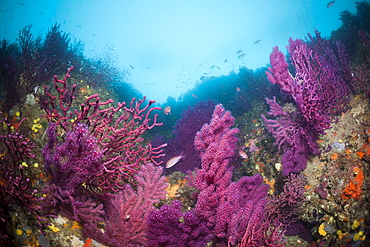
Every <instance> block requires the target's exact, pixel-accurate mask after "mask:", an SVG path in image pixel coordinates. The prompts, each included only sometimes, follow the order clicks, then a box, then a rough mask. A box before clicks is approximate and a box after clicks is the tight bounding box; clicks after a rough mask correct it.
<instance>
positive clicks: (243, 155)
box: [239, 150, 248, 159]
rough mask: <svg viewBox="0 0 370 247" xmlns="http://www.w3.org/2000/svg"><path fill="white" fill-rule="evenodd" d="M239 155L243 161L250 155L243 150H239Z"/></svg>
mask: <svg viewBox="0 0 370 247" xmlns="http://www.w3.org/2000/svg"><path fill="white" fill-rule="evenodd" d="M239 155H240V157H242V158H243V159H248V154H247V153H246V152H245V151H243V150H239Z"/></svg>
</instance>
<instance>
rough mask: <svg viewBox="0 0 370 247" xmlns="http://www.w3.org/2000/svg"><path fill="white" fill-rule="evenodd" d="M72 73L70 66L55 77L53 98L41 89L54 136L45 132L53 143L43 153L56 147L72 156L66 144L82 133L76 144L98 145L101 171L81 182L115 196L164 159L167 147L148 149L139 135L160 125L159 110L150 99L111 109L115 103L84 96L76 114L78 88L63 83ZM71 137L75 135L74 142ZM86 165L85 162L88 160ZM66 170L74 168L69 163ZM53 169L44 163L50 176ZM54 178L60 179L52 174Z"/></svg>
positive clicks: (120, 104) (95, 171)
mask: <svg viewBox="0 0 370 247" xmlns="http://www.w3.org/2000/svg"><path fill="white" fill-rule="evenodd" d="M72 69H73V67H71V68H69V70H68V72H67V74H66V75H65V77H64V79H63V80H59V79H58V77H57V76H55V77H54V89H55V91H56V92H57V94H56V96H54V95H52V93H51V92H49V91H50V90H48V88H47V87H46V86H45V88H44V92H45V94H46V98H47V100H45V102H43V105H44V110H45V112H46V115H44V117H45V118H47V119H48V121H49V122H50V123H51V126H50V128H51V129H53V131H54V132H55V134H53V133H51V131H52V130H48V132H49V133H48V134H49V135H50V137H51V138H53V140H49V142H53V143H52V144H51V143H49V144H47V145H46V146H45V148H44V149H48V150H49V151H51V153H54V151H55V150H53V149H55V147H58V148H59V149H63V147H65V148H67V149H68V148H69V152H72V151H73V150H72V149H73V148H71V146H68V144H67V143H66V142H65V141H66V140H67V139H68V138H69V140H67V142H68V141H69V144H72V143H71V141H72V140H71V139H73V138H75V137H77V136H78V134H77V133H76V132H78V131H84V132H86V133H85V134H83V135H85V136H84V137H82V136H81V139H80V141H84V142H86V147H88V146H89V145H96V150H95V151H94V152H95V155H97V158H98V157H100V159H101V160H100V161H99V162H100V165H99V166H100V168H98V169H94V170H93V171H92V172H94V175H93V176H91V178H90V179H88V180H86V181H84V183H85V185H86V186H87V187H90V188H92V189H94V190H99V191H103V192H114V191H118V190H120V189H122V188H123V186H124V185H125V181H130V180H132V176H133V175H134V174H135V173H136V172H137V170H138V168H139V166H140V165H141V164H146V163H149V162H150V163H154V164H156V165H158V164H159V162H156V158H158V157H161V156H162V155H163V154H162V153H161V152H162V151H161V148H162V147H164V146H165V145H166V144H163V145H161V146H159V147H152V145H151V144H150V143H148V144H145V143H144V139H143V137H142V136H141V135H142V134H143V133H144V132H145V131H147V130H149V129H152V128H153V127H155V126H159V125H161V123H158V122H157V114H154V115H152V112H153V111H154V110H160V108H159V107H151V106H152V104H153V103H155V101H152V100H151V101H149V103H148V104H147V105H146V106H143V104H144V102H145V97H144V99H143V100H138V101H136V99H132V101H131V102H130V104H129V105H126V103H125V102H122V103H118V104H117V107H114V106H110V105H112V104H113V103H114V101H113V100H112V99H109V100H107V101H105V102H101V101H100V97H99V95H98V94H94V95H91V96H89V97H87V99H86V101H85V102H84V103H81V104H80V107H79V108H80V109H79V110H77V109H76V108H72V103H73V100H74V99H75V96H74V95H75V91H76V87H77V85H76V84H73V85H69V83H68V81H67V79H68V78H69V77H70V76H71V75H70V73H71V70H72ZM53 125H54V126H53ZM68 132H70V134H66V135H65V136H64V134H63V133H68ZM59 133H62V134H59ZM73 133H74V134H77V136H75V137H72V136H71V135H74V134H73ZM81 134H82V133H80V135H81ZM66 137H67V138H66ZM65 151H66V152H67V150H65ZM44 153H46V152H44ZM65 155H67V154H65ZM81 155H82V153H81ZM81 160H82V159H81ZM85 161H86V162H88V160H87V159H85ZM96 162H98V161H96ZM69 165H70V166H73V162H72V163H70V164H69ZM54 166H55V164H46V165H45V168H46V169H47V170H49V172H51V173H53V172H52V171H51V170H52V169H53V167H54ZM71 169H73V168H71ZM75 169H78V168H77V167H76V168H75ZM54 173H55V175H56V176H57V175H58V174H57V173H56V171H54Z"/></svg>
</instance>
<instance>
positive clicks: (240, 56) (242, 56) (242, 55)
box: [238, 53, 247, 59]
mask: <svg viewBox="0 0 370 247" xmlns="http://www.w3.org/2000/svg"><path fill="white" fill-rule="evenodd" d="M246 55H247V54H245V53H243V54H240V55H239V56H238V59H241V58H244V57H245V56H246Z"/></svg>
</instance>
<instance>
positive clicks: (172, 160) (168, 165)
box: [166, 153, 185, 168]
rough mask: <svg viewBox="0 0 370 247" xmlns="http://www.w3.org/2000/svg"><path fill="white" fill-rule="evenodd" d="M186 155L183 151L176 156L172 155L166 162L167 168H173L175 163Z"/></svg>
mask: <svg viewBox="0 0 370 247" xmlns="http://www.w3.org/2000/svg"><path fill="white" fill-rule="evenodd" d="M184 157H185V156H183V155H182V153H181V154H180V155H176V156H174V157H172V158H171V159H169V160H168V161H167V163H166V168H171V167H173V166H174V165H176V164H177V162H179V161H180V160H181V159H182V158H184Z"/></svg>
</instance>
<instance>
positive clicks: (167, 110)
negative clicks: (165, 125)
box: [163, 105, 171, 115]
mask: <svg viewBox="0 0 370 247" xmlns="http://www.w3.org/2000/svg"><path fill="white" fill-rule="evenodd" d="M163 113H164V115H170V114H171V106H169V105H168V106H166V107H165V108H164V110H163Z"/></svg>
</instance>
